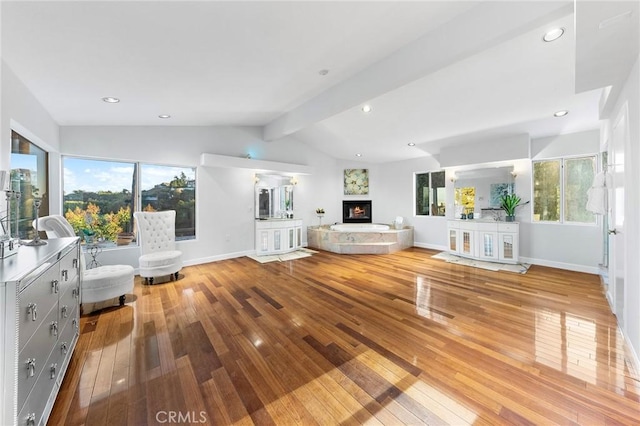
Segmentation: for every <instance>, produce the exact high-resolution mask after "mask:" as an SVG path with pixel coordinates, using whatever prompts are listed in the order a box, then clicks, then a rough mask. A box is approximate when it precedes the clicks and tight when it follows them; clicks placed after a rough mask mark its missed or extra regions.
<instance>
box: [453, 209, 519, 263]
mask: <svg viewBox="0 0 640 426" xmlns="http://www.w3.org/2000/svg"><path fill="white" fill-rule="evenodd" d="M447 233H448V235H447V237H448V241H449V252H450V253H452V254H456V255H459V256H464V257H470V258H473V259H479V260H485V261H489V262H502V263H518V256H519V255H518V246H519V240H520V225H519V223H518V222H496V221H481V220H448V221H447Z"/></svg>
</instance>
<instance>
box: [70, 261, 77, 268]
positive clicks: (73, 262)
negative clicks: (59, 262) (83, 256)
mask: <svg viewBox="0 0 640 426" xmlns="http://www.w3.org/2000/svg"><path fill="white" fill-rule="evenodd" d="M71 264H72V265H73V267H74V268H77V267H78V259H73V260H72V261H71Z"/></svg>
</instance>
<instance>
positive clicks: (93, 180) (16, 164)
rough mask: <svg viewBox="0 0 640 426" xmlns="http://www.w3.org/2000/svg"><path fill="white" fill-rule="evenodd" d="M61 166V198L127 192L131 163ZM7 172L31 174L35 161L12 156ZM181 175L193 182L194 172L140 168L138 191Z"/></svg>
mask: <svg viewBox="0 0 640 426" xmlns="http://www.w3.org/2000/svg"><path fill="white" fill-rule="evenodd" d="M63 164H64V191H65V194H67V193H71V192H73V191H75V190H83V191H96V190H103V191H112V192H121V191H122V190H123V189H128V190H129V191H131V180H132V176H133V167H134V163H125V162H116V161H100V160H87V159H83V158H74V157H64V158H63ZM11 168H12V169H16V168H22V169H28V170H35V168H36V157H35V155H29V154H12V155H11ZM182 171H184V173H185V174H186V175H187V178H189V179H195V171H193V170H192V169H191V168H186V167H173V166H156V165H148V164H143V165H142V173H141V175H142V182H141V187H142V189H143V190H145V189H150V188H153V187H154V186H155V185H157V184H158V183H161V182H169V181H171V180H172V179H173V178H174V176H178V175H179V174H180V172H182Z"/></svg>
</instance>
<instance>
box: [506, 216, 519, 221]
mask: <svg viewBox="0 0 640 426" xmlns="http://www.w3.org/2000/svg"><path fill="white" fill-rule="evenodd" d="M504 221H505V222H515V221H516V217H515V216H505V218H504Z"/></svg>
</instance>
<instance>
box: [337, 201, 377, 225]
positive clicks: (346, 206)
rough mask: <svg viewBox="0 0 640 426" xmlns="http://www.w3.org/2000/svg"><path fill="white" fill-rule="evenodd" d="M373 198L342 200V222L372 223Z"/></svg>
mask: <svg viewBox="0 0 640 426" xmlns="http://www.w3.org/2000/svg"><path fill="white" fill-rule="evenodd" d="M371 218H372V215H371V200H353V201H342V223H371Z"/></svg>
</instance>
